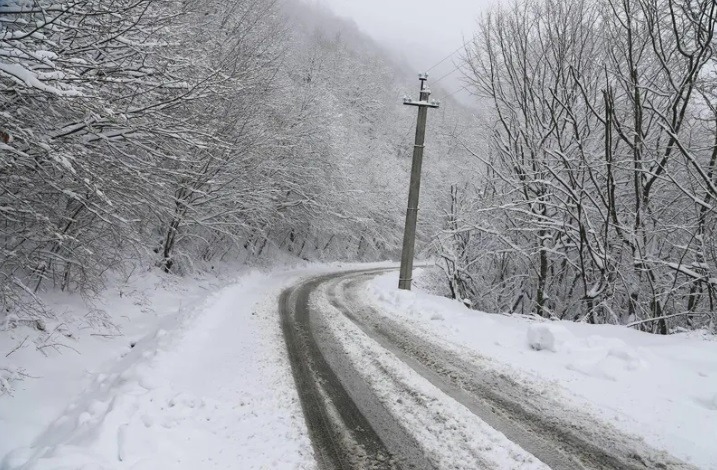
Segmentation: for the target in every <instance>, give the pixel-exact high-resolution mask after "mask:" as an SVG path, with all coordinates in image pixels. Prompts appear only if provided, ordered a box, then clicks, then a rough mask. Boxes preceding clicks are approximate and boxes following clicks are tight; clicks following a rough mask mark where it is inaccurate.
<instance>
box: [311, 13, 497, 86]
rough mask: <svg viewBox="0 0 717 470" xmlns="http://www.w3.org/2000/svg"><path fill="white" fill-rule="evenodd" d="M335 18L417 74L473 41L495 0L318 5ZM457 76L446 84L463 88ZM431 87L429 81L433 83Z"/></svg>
mask: <svg viewBox="0 0 717 470" xmlns="http://www.w3.org/2000/svg"><path fill="white" fill-rule="evenodd" d="M318 3H321V4H324V5H326V6H328V7H329V8H330V9H332V10H333V11H334V12H335V13H336V14H338V15H339V16H343V17H348V18H351V19H353V20H354V21H355V22H356V24H357V25H358V26H359V28H360V29H361V30H363V31H364V32H365V33H367V34H369V35H370V36H372V37H373V38H374V39H376V40H377V41H378V42H379V43H381V44H383V45H385V46H388V47H390V48H391V49H393V50H394V52H398V54H399V55H402V56H403V57H405V59H406V60H407V61H408V63H409V65H411V66H412V67H414V68H415V69H416V72H419V71H421V70H425V69H428V68H429V67H431V66H433V65H434V64H435V63H436V62H438V61H440V60H441V59H442V58H443V57H445V56H446V55H448V54H450V53H451V52H452V51H454V50H455V49H457V48H458V47H459V46H460V45H461V44H462V41H463V38H466V39H470V37H471V36H472V34H473V31H474V29H475V22H476V18H477V17H478V15H479V14H480V12H481V11H483V10H485V9H486V8H489V7H490V5H493V4H495V3H496V1H495V0H442V1H441V0H318ZM453 68H454V65H453V62H452V60H448V61H446V62H445V63H443V64H441V66H439V67H436V68H435V69H434V70H432V71H431V73H430V75H431V78H432V79H434V80H436V79H438V78H440V77H442V76H444V75H445V74H446V73H448V72H450V71H451V70H452V69H453ZM457 75H458V74H457V73H454V74H453V75H451V76H449V77H447V78H445V79H444V80H442V84H443V85H444V86H445V88H446V89H448V90H449V91H453V90H456V89H458V88H460V86H461V84H460V83H459V82H458V81H457V78H458V77H457ZM429 82H430V80H429Z"/></svg>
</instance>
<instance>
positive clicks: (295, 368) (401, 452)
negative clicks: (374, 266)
mask: <svg viewBox="0 0 717 470" xmlns="http://www.w3.org/2000/svg"><path fill="white" fill-rule="evenodd" d="M373 272H382V271H376V270H374V271H373ZM341 274H344V273H341ZM334 277H336V274H332V275H328V276H322V277H318V278H314V279H311V280H309V281H307V282H303V283H301V284H299V285H297V286H295V287H292V288H290V289H287V290H285V291H284V292H283V293H282V295H281V297H280V300H279V308H280V311H281V318H282V329H283V331H284V338H285V341H286V346H287V349H288V352H289V358H290V362H291V368H292V373H293V375H294V380H295V382H296V386H297V389H298V392H299V397H300V399H301V404H302V408H303V411H304V416H305V418H306V423H307V427H308V429H309V433H310V435H311V438H312V441H313V444H314V450H315V453H316V457H317V463H318V465H319V466H320V467H321V468H324V469H353V468H362V469H364V468H366V469H398V468H430V467H426V466H425V465H422V464H421V462H422V461H423V460H424V459H423V457H422V455H416V452H417V447H416V446H415V445H412V443H411V438H410V436H406V435H404V433H403V432H402V431H401V429H400V428H398V427H396V426H395V425H394V424H393V423H391V422H390V420H389V421H386V420H385V419H381V417H385V416H387V413H386V410H385V409H383V408H382V407H381V406H380V404H378V403H377V402H376V401H375V400H373V398H372V397H371V395H370V394H366V393H363V394H362V393H361V392H362V384H360V383H354V384H352V385H353V386H352V387H351V388H352V393H353V396H352V395H350V394H349V392H348V391H347V387H346V386H345V385H344V383H342V381H341V380H340V379H339V377H338V376H337V373H336V370H337V371H338V372H339V373H341V372H342V369H343V372H344V374H343V378H344V382H346V381H347V376H351V375H352V373H351V372H352V371H350V370H348V369H345V368H344V367H343V365H342V364H339V363H336V362H334V363H333V364H331V365H329V363H328V362H327V359H326V357H325V356H324V353H323V352H322V351H321V349H320V348H319V346H318V344H317V341H316V336H317V334H318V335H323V334H322V332H321V331H319V332H317V331H316V321H315V319H312V314H313V313H315V312H313V311H312V309H311V308H310V307H309V296H310V295H311V293H312V291H314V290H315V289H316V288H318V287H319V286H320V285H322V284H323V283H325V282H327V281H329V280H330V279H333V278H334ZM348 379H349V380H350V377H348ZM357 394H358V395H362V396H363V398H364V400H361V399H360V398H361V397H358V398H359V399H358V400H357V399H356V398H357ZM356 401H359V402H360V403H361V404H362V405H363V407H362V409H359V407H358V406H357V404H356ZM365 414H369V415H371V416H372V420H371V421H369V419H367V417H366V416H365ZM376 428H378V429H379V430H380V432H381V433H382V434H383V436H384V437H386V436H387V435H392V436H395V437H398V441H399V442H400V443H401V445H400V446H398V447H394V448H393V449H391V450H389V449H388V448H387V447H386V445H385V444H384V442H383V439H382V437H380V436H379V434H378V433H377V431H376Z"/></svg>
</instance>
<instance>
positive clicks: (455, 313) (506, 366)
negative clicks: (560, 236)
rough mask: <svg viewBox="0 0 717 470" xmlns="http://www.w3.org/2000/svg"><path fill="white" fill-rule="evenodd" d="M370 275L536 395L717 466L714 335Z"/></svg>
mask: <svg viewBox="0 0 717 470" xmlns="http://www.w3.org/2000/svg"><path fill="white" fill-rule="evenodd" d="M397 282H398V281H397V275H396V274H390V275H385V276H381V277H379V278H377V279H376V280H375V281H373V282H372V283H370V284H369V286H368V288H367V295H368V297H369V299H372V300H373V302H375V303H377V304H378V305H379V306H380V307H381V309H382V310H383V311H384V312H385V313H386V314H387V315H390V316H392V317H399V318H401V319H402V320H403V321H405V322H406V324H407V325H409V326H412V327H414V328H415V329H416V330H417V331H418V332H419V333H420V334H423V335H424V336H426V337H429V338H430V339H431V340H432V341H435V342H437V343H439V344H441V345H443V346H446V347H450V348H453V349H456V350H457V351H460V352H461V353H463V354H465V353H467V351H473V353H474V354H478V355H480V356H481V357H483V358H487V359H488V360H487V361H485V362H487V363H489V364H491V365H492V366H493V367H496V368H498V369H501V370H504V371H505V372H506V373H508V374H511V376H513V377H515V378H516V379H517V380H519V381H520V382H521V383H524V384H526V385H528V386H531V387H534V388H535V389H536V390H537V391H538V392H539V393H550V394H554V395H555V396H560V397H562V398H561V400H564V401H565V402H566V403H568V404H569V405H571V406H573V407H575V408H578V409H582V410H586V411H587V412H589V413H591V414H593V415H594V416H595V418H596V419H600V420H604V421H607V422H609V423H610V424H612V425H613V426H615V427H616V428H618V429H620V430H622V431H624V432H628V433H632V434H637V435H640V436H643V437H644V439H645V440H646V442H647V443H648V444H650V445H652V446H653V447H656V448H659V449H665V450H667V451H668V452H670V453H672V454H673V455H675V456H676V457H678V458H680V459H683V460H685V461H687V462H690V463H692V464H694V465H697V466H698V467H700V468H705V469H717V446H715V443H716V442H717V406H715V399H716V398H717V338H715V337H714V336H710V335H706V334H701V333H700V332H692V333H681V334H676V335H671V336H656V335H651V334H647V333H642V332H639V331H635V330H632V329H629V328H625V327H619V326H612V325H588V324H582V323H572V322H558V321H542V320H541V319H534V318H526V317H521V316H509V315H500V314H487V313H482V312H476V311H472V310H469V309H468V308H466V307H465V306H464V305H462V304H460V303H459V302H456V301H453V300H450V299H446V298H441V297H436V296H431V295H428V294H425V293H422V292H415V291H414V292H406V291H399V290H398V289H396V285H397Z"/></svg>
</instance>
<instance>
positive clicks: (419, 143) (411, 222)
mask: <svg viewBox="0 0 717 470" xmlns="http://www.w3.org/2000/svg"><path fill="white" fill-rule="evenodd" d="M418 79H419V80H420V81H421V95H420V98H419V99H418V101H413V100H412V99H411V98H404V99H403V104H405V105H406V106H417V107H418V121H417V123H416V143H415V145H414V146H413V163H412V164H411V185H410V186H409V189H408V209H407V210H406V227H405V229H404V231H403V250H402V251H401V272H400V274H399V277H398V288H399V289H403V290H411V281H412V280H413V255H414V250H415V246H416V221H417V220H418V196H419V193H420V191H421V167H422V166H423V147H424V146H423V143H424V141H425V139H426V119H427V117H428V108H438V107H439V106H440V103H438V101H436V100H431V101H428V98H429V97H430V96H431V91H430V90H429V89H428V86H427V84H426V82H427V81H428V74H427V73H421V74H419V75H418Z"/></svg>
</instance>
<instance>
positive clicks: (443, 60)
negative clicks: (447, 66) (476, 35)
mask: <svg viewBox="0 0 717 470" xmlns="http://www.w3.org/2000/svg"><path fill="white" fill-rule="evenodd" d="M465 47H466V45H465V43H464V44H462V45H461V47H459V48H458V49H456V50H455V51H453V52H451V53H450V54H448V55H447V56H445V57H444V58H443V59H441V60H440V61H439V62H437V63H436V64H434V65H433V66H432V67H431V68H429V69H428V70H426V72H430V71H431V70H433V69H435V68H436V67H438V66H439V65H441V64H442V63H443V62H445V61H447V60H448V59H450V58H451V57H453V55H454V54H455V53H456V52H458V51H460V50H462V49H465Z"/></svg>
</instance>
